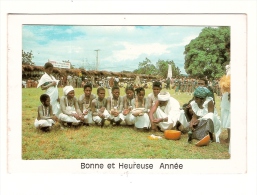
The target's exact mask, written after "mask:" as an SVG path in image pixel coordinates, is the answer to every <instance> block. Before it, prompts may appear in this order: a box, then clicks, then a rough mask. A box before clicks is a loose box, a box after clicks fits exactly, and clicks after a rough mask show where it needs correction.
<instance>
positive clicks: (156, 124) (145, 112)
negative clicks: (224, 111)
mask: <svg viewBox="0 0 257 195" xmlns="http://www.w3.org/2000/svg"><path fill="white" fill-rule="evenodd" d="M152 90H153V91H152V92H151V93H150V94H149V95H146V94H145V89H144V88H142V87H139V88H137V89H135V90H134V88H133V87H127V88H126V89H125V95H124V96H120V88H119V87H118V86H114V87H113V88H112V89H111V92H112V93H111V96H109V97H105V92H106V90H105V88H103V87H99V88H97V95H95V94H92V86H91V85H85V86H84V94H82V95H81V96H80V97H79V98H77V97H76V96H75V91H74V88H73V87H72V86H65V87H64V88H63V92H64V95H63V96H62V97H61V98H60V108H59V113H58V114H56V115H54V114H53V108H52V105H51V104H50V97H49V96H48V95H47V94H43V95H41V97H40V101H41V103H42V105H40V106H39V107H38V116H37V119H36V120H35V126H36V127H37V128H40V129H42V130H43V131H49V130H50V128H51V126H52V125H53V124H54V123H55V122H56V121H59V122H60V123H61V125H62V126H67V127H71V126H81V125H85V126H89V125H91V124H96V125H99V126H100V127H103V126H104V125H105V121H109V123H110V124H111V125H113V126H119V125H121V124H124V125H128V126H133V127H134V128H136V129H142V130H153V131H165V130H168V129H177V130H183V131H184V132H189V131H190V132H192V134H190V135H191V136H190V138H189V141H191V139H198V140H200V139H202V138H203V137H204V136H206V135H208V134H209V135H210V137H211V139H212V140H213V141H216V142H219V134H220V132H221V128H220V119H219V117H218V114H217V112H216V110H215V106H214V101H213V98H212V97H211V96H210V91H209V90H208V89H207V88H206V87H202V86H199V87H197V88H196V89H195V91H194V98H193V99H192V100H191V101H190V102H189V103H188V104H186V105H185V106H184V109H181V108H180V104H179V102H178V101H177V100H176V99H175V98H173V97H171V96H170V94H169V92H167V91H162V84H161V83H160V82H158V81H156V82H154V83H153V85H152Z"/></svg>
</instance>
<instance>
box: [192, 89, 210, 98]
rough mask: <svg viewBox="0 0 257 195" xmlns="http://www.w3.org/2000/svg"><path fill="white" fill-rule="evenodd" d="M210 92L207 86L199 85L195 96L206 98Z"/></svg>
mask: <svg viewBox="0 0 257 195" xmlns="http://www.w3.org/2000/svg"><path fill="white" fill-rule="evenodd" d="M209 94H210V91H209V89H207V88H206V87H197V88H196V89H195V91H194V96H195V97H199V98H206V97H207V96H208V95H209Z"/></svg>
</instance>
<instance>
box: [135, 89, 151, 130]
mask: <svg viewBox="0 0 257 195" xmlns="http://www.w3.org/2000/svg"><path fill="white" fill-rule="evenodd" d="M136 93H137V96H136V98H135V99H133V100H132V106H133V110H132V114H133V115H134V116H135V117H136V118H135V128H137V129H149V128H150V126H151V123H150V119H149V116H148V112H147V110H148V109H147V102H146V98H145V89H144V88H143V87H139V88H137V89H136ZM138 108H140V110H139V112H138V111H136V109H138Z"/></svg>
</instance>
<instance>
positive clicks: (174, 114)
mask: <svg viewBox="0 0 257 195" xmlns="http://www.w3.org/2000/svg"><path fill="white" fill-rule="evenodd" d="M167 117H168V121H167V122H160V123H158V125H157V126H159V127H160V128H161V130H162V131H165V130H167V129H170V128H172V127H174V126H175V125H176V123H177V121H178V120H179V117H180V105H179V102H178V100H176V99H175V98H173V97H170V99H169V101H168V103H167V105H166V106H165V107H160V106H158V108H157V109H156V111H155V113H154V118H167Z"/></svg>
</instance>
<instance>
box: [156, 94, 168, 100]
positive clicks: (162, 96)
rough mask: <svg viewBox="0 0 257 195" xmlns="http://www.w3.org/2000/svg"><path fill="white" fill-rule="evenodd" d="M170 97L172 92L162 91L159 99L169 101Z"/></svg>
mask: <svg viewBox="0 0 257 195" xmlns="http://www.w3.org/2000/svg"><path fill="white" fill-rule="evenodd" d="M169 99H170V93H169V92H160V93H159V94H158V100H159V101H168V100H169Z"/></svg>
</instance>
